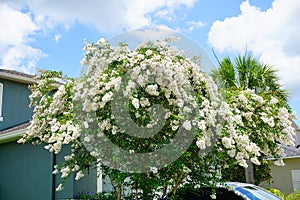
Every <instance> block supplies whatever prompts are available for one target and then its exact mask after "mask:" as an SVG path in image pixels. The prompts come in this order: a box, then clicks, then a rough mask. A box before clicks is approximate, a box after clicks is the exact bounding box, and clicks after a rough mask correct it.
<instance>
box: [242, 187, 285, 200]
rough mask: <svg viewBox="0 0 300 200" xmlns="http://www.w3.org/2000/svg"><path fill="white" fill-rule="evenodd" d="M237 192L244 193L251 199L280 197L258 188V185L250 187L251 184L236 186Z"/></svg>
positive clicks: (273, 199)
mask: <svg viewBox="0 0 300 200" xmlns="http://www.w3.org/2000/svg"><path fill="white" fill-rule="evenodd" d="M236 190H238V191H239V192H241V193H243V194H245V195H246V196H247V197H249V198H250V199H253V200H269V199H272V200H281V199H280V198H278V197H276V196H275V195H273V194H272V193H270V192H268V191H266V190H264V189H262V188H259V187H251V186H245V187H238V188H236Z"/></svg>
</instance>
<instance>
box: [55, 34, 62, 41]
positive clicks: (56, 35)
mask: <svg viewBox="0 0 300 200" xmlns="http://www.w3.org/2000/svg"><path fill="white" fill-rule="evenodd" d="M60 37H61V35H60V34H59V33H57V34H55V35H54V40H55V42H56V43H58V42H59V39H60Z"/></svg>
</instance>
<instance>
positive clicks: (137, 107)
mask: <svg viewBox="0 0 300 200" xmlns="http://www.w3.org/2000/svg"><path fill="white" fill-rule="evenodd" d="M131 103H132V105H133V106H134V107H135V109H139V107H140V101H139V100H138V99H137V98H133V99H132V101H131Z"/></svg>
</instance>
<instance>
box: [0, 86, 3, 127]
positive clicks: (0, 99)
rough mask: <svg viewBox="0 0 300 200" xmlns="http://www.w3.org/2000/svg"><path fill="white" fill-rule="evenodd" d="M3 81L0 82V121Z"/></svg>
mask: <svg viewBox="0 0 300 200" xmlns="http://www.w3.org/2000/svg"><path fill="white" fill-rule="evenodd" d="M2 99H3V83H0V121H1V122H2V121H3V115H2V106H3V105H2Z"/></svg>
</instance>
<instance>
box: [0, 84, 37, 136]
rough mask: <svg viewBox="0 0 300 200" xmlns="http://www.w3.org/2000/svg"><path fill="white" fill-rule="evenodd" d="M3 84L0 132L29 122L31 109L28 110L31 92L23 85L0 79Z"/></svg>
mask: <svg viewBox="0 0 300 200" xmlns="http://www.w3.org/2000/svg"><path fill="white" fill-rule="evenodd" d="M0 83H2V84H3V97H2V116H3V121H2V122H0V130H3V129H6V128H9V127H12V126H15V125H18V124H21V123H23V122H26V121H29V120H30V119H31V116H32V108H29V103H30V100H29V95H30V94H31V91H30V90H29V89H28V85H27V84H25V83H18V82H14V81H10V80H4V79H0Z"/></svg>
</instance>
